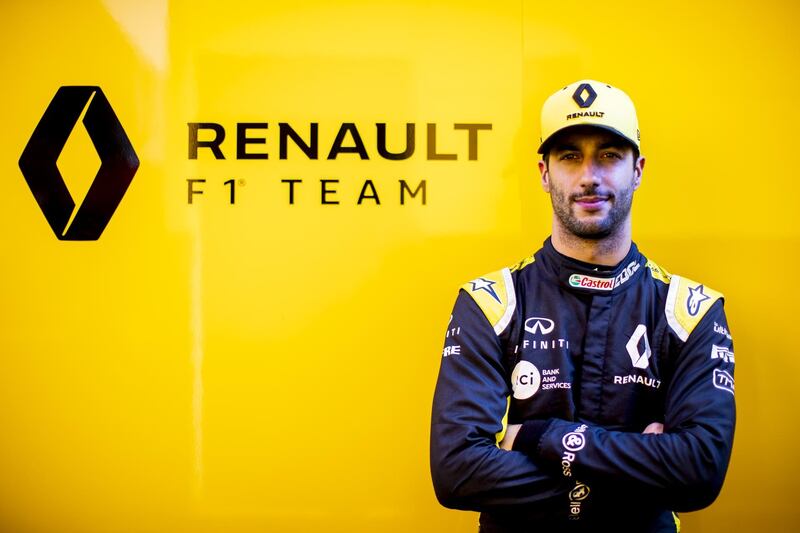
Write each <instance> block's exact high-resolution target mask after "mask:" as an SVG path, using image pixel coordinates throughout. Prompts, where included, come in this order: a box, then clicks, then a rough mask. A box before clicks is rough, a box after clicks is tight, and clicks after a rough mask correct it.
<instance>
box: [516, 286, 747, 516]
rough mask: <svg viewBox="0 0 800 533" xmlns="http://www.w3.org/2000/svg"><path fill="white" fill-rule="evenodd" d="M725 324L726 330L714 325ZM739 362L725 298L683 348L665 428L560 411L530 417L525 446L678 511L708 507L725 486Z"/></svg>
mask: <svg viewBox="0 0 800 533" xmlns="http://www.w3.org/2000/svg"><path fill="white" fill-rule="evenodd" d="M718 324H721V325H722V326H721V330H722V331H723V332H724V334H721V333H719V332H715V326H717V325H718ZM733 366H734V365H733V344H732V341H731V340H730V336H729V335H728V334H727V322H726V320H725V313H724V310H723V306H722V300H719V301H717V302H716V303H715V304H714V305H713V306H712V308H711V309H709V311H708V313H707V314H706V316H705V317H704V318H703V319H702V320H701V321H700V323H699V324H698V326H697V328H696V329H695V330H694V331H693V332H692V333H691V335H690V336H689V337H688V339H687V341H686V343H685V344H684V345H683V347H682V348H681V350H680V353H679V354H678V359H677V362H676V366H675V373H674V375H673V378H672V380H671V385H670V387H669V389H668V390H667V397H666V402H665V420H664V433H662V434H646V435H643V434H638V433H629V432H622V431H608V430H605V429H603V428H602V427H598V426H594V427H592V426H590V425H587V424H581V423H580V422H569V421H566V420H559V419H553V420H550V421H548V422H549V423H548V424H545V425H543V424H541V423H538V424H537V423H527V422H526V425H528V427H527V428H526V427H525V425H523V428H522V430H521V431H520V435H522V434H523V433H527V434H526V435H525V436H524V440H525V442H526V443H527V446H526V445H523V446H520V448H527V449H525V451H526V452H527V453H528V454H529V455H530V456H531V457H533V458H534V459H535V460H537V461H540V462H544V463H550V464H560V465H561V466H562V467H563V475H565V476H572V475H576V476H578V477H580V478H581V479H587V480H588V479H591V478H592V477H594V478H596V479H600V478H602V479H607V480H616V481H629V482H633V483H634V484H635V485H636V486H638V487H641V488H644V489H653V490H654V491H655V494H656V495H657V496H658V497H660V498H663V501H664V503H665V504H666V505H669V506H670V507H672V508H673V509H674V510H676V511H693V510H697V509H702V508H703V507H706V506H708V505H710V504H711V502H713V501H714V499H715V498H716V497H717V495H718V494H719V491H720V489H721V488H722V482H723V480H724V478H725V472H726V470H727V468H728V462H729V460H730V454H731V447H732V445H733V433H734V426H735V419H736V407H735V401H734V395H733V390H734V388H733ZM526 429H527V430H528V431H526ZM518 436H519V435H518ZM515 449H517V447H516V446H515Z"/></svg>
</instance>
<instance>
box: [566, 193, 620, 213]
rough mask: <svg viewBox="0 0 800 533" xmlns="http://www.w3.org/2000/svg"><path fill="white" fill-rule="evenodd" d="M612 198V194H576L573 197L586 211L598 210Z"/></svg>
mask: <svg viewBox="0 0 800 533" xmlns="http://www.w3.org/2000/svg"><path fill="white" fill-rule="evenodd" d="M610 200H611V197H610V196H604V195H599V194H593V195H587V196H576V197H574V198H573V201H574V202H575V203H576V204H578V205H579V206H580V207H581V208H583V209H585V210H586V211H598V210H600V209H602V208H603V206H604V205H605V204H606V202H608V201H610Z"/></svg>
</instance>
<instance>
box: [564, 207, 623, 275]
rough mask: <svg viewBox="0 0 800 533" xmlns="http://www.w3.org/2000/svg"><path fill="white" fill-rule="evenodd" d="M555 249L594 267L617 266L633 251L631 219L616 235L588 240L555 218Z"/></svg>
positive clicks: (621, 226)
mask: <svg viewBox="0 0 800 533" xmlns="http://www.w3.org/2000/svg"><path fill="white" fill-rule="evenodd" d="M551 242H552V243H553V247H554V248H555V249H556V251H558V252H559V253H560V254H563V255H566V256H567V257H571V258H573V259H577V260H578V261H583V262H584V263H591V264H593V265H604V266H615V265H618V264H619V262H620V261H622V260H623V259H624V258H625V256H626V255H628V252H629V251H630V249H631V225H630V218H628V220H626V221H625V223H623V224H621V225H620V227H619V229H618V230H617V231H615V232H614V233H612V234H610V235H608V236H607V237H603V238H602V239H586V238H582V237H579V236H577V235H575V234H574V233H571V232H569V231H567V229H566V228H564V227H563V226H561V224H560V221H559V220H558V219H557V218H556V217H553V236H552V238H551Z"/></svg>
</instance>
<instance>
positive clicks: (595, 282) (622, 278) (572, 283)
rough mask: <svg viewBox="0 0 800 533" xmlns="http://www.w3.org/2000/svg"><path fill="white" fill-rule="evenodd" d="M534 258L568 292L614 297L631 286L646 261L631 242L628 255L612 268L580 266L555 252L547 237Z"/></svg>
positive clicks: (591, 265)
mask: <svg viewBox="0 0 800 533" xmlns="http://www.w3.org/2000/svg"><path fill="white" fill-rule="evenodd" d="M535 259H536V262H537V263H541V264H542V266H544V267H545V269H546V270H547V271H548V272H549V273H550V274H551V275H552V276H553V277H555V278H557V279H558V281H559V283H560V284H561V285H563V286H564V287H566V288H567V289H568V290H570V291H575V292H582V293H588V294H616V293H619V292H622V291H624V290H626V289H627V288H628V287H632V286H633V285H635V284H636V283H635V281H636V280H637V279H638V278H639V277H640V276H642V275H643V274H644V270H645V263H646V261H647V260H646V259H645V257H644V256H643V255H642V254H640V253H639V249H638V248H637V247H636V244H635V243H633V242H631V249H630V250H629V251H628V254H627V255H626V256H625V258H624V259H623V260H622V261H620V262H619V264H617V265H616V266H614V267H609V266H605V265H593V264H591V263H584V262H583V261H578V260H577V259H573V258H571V257H567V256H566V255H563V254H561V253H559V252H558V251H557V250H556V249H555V247H553V243H552V242H551V240H550V237H548V238H547V240H545V241H544V245H543V246H542V249H541V250H539V251H538V252H537V253H536V258H535Z"/></svg>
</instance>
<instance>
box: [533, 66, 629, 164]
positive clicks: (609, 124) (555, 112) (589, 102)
mask: <svg viewBox="0 0 800 533" xmlns="http://www.w3.org/2000/svg"><path fill="white" fill-rule="evenodd" d="M581 125H589V126H597V127H598V128H603V129H606V130H609V131H612V132H614V133H616V134H617V135H619V136H621V137H624V138H625V139H626V140H628V141H630V142H631V143H633V145H634V146H636V148H637V149H641V147H640V145H639V121H638V120H637V118H636V108H635V107H634V106H633V100H631V99H630V97H629V96H628V95H627V94H625V93H624V92H622V91H621V90H619V89H617V88H616V87H612V86H611V85H609V84H607V83H603V82H600V81H595V80H580V81H576V82H575V83H572V84H570V85H567V86H566V87H564V88H563V89H561V90H560V91H556V92H555V93H554V94H552V95H551V96H550V98H548V99H547V100H545V102H544V105H543V106H542V135H541V137H540V138H539V141H540V142H541V143H542V144H541V145H540V146H539V153H540V154H543V153H544V152H545V151H546V150H545V148H546V145H547V143H548V142H549V141H550V140H551V139H552V138H553V136H554V135H555V134H556V133H558V132H560V131H561V130H563V129H565V128H570V127H572V126H581Z"/></svg>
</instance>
